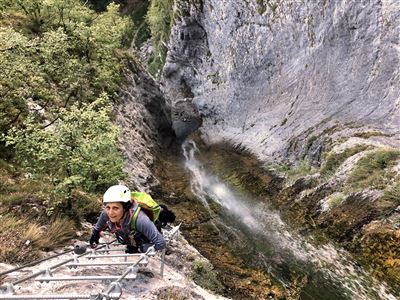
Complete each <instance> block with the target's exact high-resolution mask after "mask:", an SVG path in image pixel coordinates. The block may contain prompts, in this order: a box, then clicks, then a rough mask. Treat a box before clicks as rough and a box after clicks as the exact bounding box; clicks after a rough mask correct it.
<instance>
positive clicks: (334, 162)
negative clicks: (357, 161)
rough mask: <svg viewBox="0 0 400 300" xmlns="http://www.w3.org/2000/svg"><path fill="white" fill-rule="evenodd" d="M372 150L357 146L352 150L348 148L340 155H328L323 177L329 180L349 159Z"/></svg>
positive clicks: (365, 146) (364, 146) (322, 169)
mask: <svg viewBox="0 0 400 300" xmlns="http://www.w3.org/2000/svg"><path fill="white" fill-rule="evenodd" d="M367 149H370V146H367V145H356V146H355V147H352V148H347V149H345V150H344V151H342V152H340V153H336V152H330V153H328V154H327V155H326V160H325V163H324V164H323V165H322V168H321V176H322V177H323V178H325V179H329V178H330V177H332V176H333V175H334V174H335V171H336V170H337V169H338V168H339V167H340V165H341V164H342V163H343V162H344V161H345V160H346V159H348V158H349V157H351V156H353V155H355V154H357V153H359V152H362V151H365V150H367Z"/></svg>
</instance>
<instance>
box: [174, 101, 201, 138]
mask: <svg viewBox="0 0 400 300" xmlns="http://www.w3.org/2000/svg"><path fill="white" fill-rule="evenodd" d="M200 126H201V117H200V114H199V111H198V109H197V107H196V106H195V105H194V104H193V103H192V102H191V100H190V99H188V98H186V99H184V100H182V101H178V102H176V103H175V104H174V105H173V107H172V128H173V130H174V132H175V135H176V137H177V138H178V139H181V140H183V139H185V138H186V137H187V136H189V135H190V134H191V133H192V132H194V131H196V130H197V129H198V128H199V127H200Z"/></svg>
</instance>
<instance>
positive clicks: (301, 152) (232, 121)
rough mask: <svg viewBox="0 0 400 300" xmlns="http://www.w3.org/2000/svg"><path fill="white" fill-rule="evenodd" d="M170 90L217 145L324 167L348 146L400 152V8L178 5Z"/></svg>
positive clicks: (166, 81) (374, 2)
mask: <svg viewBox="0 0 400 300" xmlns="http://www.w3.org/2000/svg"><path fill="white" fill-rule="evenodd" d="M175 9H176V11H177V14H178V15H180V17H179V18H178V19H177V20H176V24H175V26H174V28H173V30H172V34H171V38H170V42H169V52H168V56H167V63H166V65H165V67H164V72H163V78H162V82H163V89H164V91H165V92H166V94H168V95H169V97H170V98H171V99H173V101H180V100H181V99H183V98H192V102H193V103H194V104H195V105H196V106H197V107H198V109H199V110H200V113H201V115H202V117H203V126H202V127H201V132H202V134H203V137H204V138H206V140H208V141H210V142H216V141H221V140H228V141H231V142H232V143H234V144H236V145H240V146H242V147H244V148H247V149H250V150H251V151H252V152H254V153H255V154H257V155H258V156H259V158H261V159H270V158H275V159H278V160H285V159H290V160H296V159H299V158H301V157H305V156H307V157H308V158H310V159H311V160H312V161H317V162H318V161H319V159H320V155H321V153H322V152H323V151H326V150H329V149H327V148H330V147H331V145H332V142H334V141H336V140H339V139H340V138H341V137H347V138H348V137H351V136H353V135H359V134H360V133H362V132H364V133H365V132H375V134H374V136H373V137H371V139H375V140H376V141H378V142H379V143H381V144H382V145H386V144H387V145H390V146H395V147H399V144H400V140H399V129H400V73H399V70H400V44H399V32H400V2H399V1H397V0H385V1H381V0H370V1H345V0H338V1H329V0H320V1H279V0H269V1H267V0H246V1H234V0H203V1H200V0H192V1H178V3H177V4H176V7H175Z"/></svg>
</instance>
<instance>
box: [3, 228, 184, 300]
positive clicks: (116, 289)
mask: <svg viewBox="0 0 400 300" xmlns="http://www.w3.org/2000/svg"><path fill="white" fill-rule="evenodd" d="M180 226H181V224H179V225H178V226H175V227H173V228H172V229H171V230H169V231H165V232H164V233H163V235H164V239H165V241H166V243H167V244H168V243H169V242H170V241H171V240H172V239H176V240H178V238H179V228H180ZM119 245H120V244H115V241H113V242H110V243H106V244H103V245H100V246H98V247H97V248H96V249H90V250H88V251H86V249H85V250H84V253H82V254H77V253H74V254H73V257H71V258H69V259H66V260H64V261H62V262H59V263H57V264H55V265H53V266H50V267H48V268H46V269H42V270H39V271H37V272H34V273H33V274H31V275H29V276H26V277H24V278H21V279H18V280H16V281H14V282H11V283H6V284H4V285H2V286H0V289H1V291H0V299H89V300H114V299H120V297H121V295H122V286H121V282H122V280H135V279H136V278H137V272H138V270H139V267H145V266H147V265H148V263H149V259H151V258H154V257H155V256H156V251H155V249H154V246H153V247H150V248H149V249H148V250H147V251H146V253H137V254H136V253H135V254H125V253H123V254H122V253H118V252H121V251H124V250H125V248H123V247H118V246H119ZM67 252H70V251H67ZM53 257H54V256H52V257H50V258H53ZM130 257H136V258H137V260H136V261H128V258H130ZM50 258H49V259H50ZM82 258H86V261H85V262H82V261H81V259H82ZM99 258H103V259H104V258H105V259H107V258H124V261H118V262H113V261H103V262H96V259H99ZM160 260H161V264H160V275H161V277H163V275H164V263H165V249H163V251H162V252H161V259H160ZM41 261H44V260H41ZM117 265H118V266H121V265H126V266H127V267H126V269H125V271H124V272H123V273H122V274H120V275H117V276H111V275H96V274H94V275H89V276H55V275H56V274H55V273H56V272H57V269H58V268H60V267H68V268H70V269H77V268H81V267H88V266H90V267H99V266H103V267H104V266H117ZM20 269H22V267H19V268H16V269H13V270H11V271H7V272H4V273H12V272H13V271H16V270H20ZM94 270H96V269H94ZM4 273H3V274H4ZM33 278H35V281H39V282H53V281H103V280H113V281H112V282H111V283H110V284H109V286H108V287H107V288H106V289H105V290H103V291H99V292H97V293H93V294H86V295H85V294H63V295H56V294H53V295H41V294H35V295H27V294H24V295H16V293H15V287H16V285H18V284H20V283H22V282H25V281H27V280H30V279H33Z"/></svg>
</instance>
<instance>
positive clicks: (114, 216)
mask: <svg viewBox="0 0 400 300" xmlns="http://www.w3.org/2000/svg"><path fill="white" fill-rule="evenodd" d="M105 210H106V213H107V216H108V218H109V219H110V220H111V222H113V223H118V222H119V221H120V220H121V219H122V217H123V215H124V208H123V206H122V203H121V202H109V203H107V204H106V207H105Z"/></svg>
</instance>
